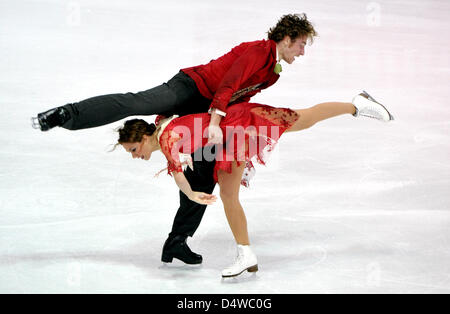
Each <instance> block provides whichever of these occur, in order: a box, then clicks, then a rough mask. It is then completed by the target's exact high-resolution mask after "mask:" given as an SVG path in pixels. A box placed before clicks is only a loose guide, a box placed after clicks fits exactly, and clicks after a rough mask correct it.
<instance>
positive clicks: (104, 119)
mask: <svg viewBox="0 0 450 314" xmlns="http://www.w3.org/2000/svg"><path fill="white" fill-rule="evenodd" d="M192 103H194V104H195V105H198V107H199V108H196V106H192V105H191V104H192ZM208 106H209V103H208V101H207V100H206V99H205V98H203V97H201V95H200V94H199V92H198V89H197V87H196V85H195V82H194V81H193V80H192V79H191V78H190V77H189V76H187V75H186V74H184V73H183V72H179V73H178V74H177V75H175V76H174V77H173V78H172V79H171V80H169V81H168V82H167V83H164V84H162V85H159V86H157V87H154V88H152V89H149V90H146V91H142V92H138V93H125V94H110V95H103V96H96V97H92V98H88V99H86V100H83V101H80V102H77V103H71V104H67V105H65V106H61V107H57V108H53V109H50V110H48V111H46V112H42V113H40V114H38V115H37V117H36V118H34V121H33V125H34V126H35V127H36V128H40V129H41V130H42V131H47V130H49V129H51V128H53V127H55V126H61V127H63V128H65V129H69V130H80V129H86V128H92V127H97V126H101V125H105V124H108V123H111V122H115V121H118V120H121V119H123V118H126V117H128V116H132V115H153V114H162V115H172V114H180V113H182V112H183V111H187V113H191V112H190V110H192V111H197V112H199V111H200V112H203V111H206V110H208ZM180 111H181V112H180ZM192 113H194V112H192Z"/></svg>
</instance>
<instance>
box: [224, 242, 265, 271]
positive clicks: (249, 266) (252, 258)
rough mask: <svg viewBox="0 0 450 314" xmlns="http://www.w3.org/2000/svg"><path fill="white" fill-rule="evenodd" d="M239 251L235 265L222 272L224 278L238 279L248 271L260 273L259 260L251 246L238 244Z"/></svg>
mask: <svg viewBox="0 0 450 314" xmlns="http://www.w3.org/2000/svg"><path fill="white" fill-rule="evenodd" d="M237 250H238V256H237V258H236V261H235V262H234V264H233V265H231V266H230V267H227V268H225V269H224V270H223V271H222V278H229V277H236V276H239V275H240V274H242V273H243V272H244V271H248V272H250V273H254V272H256V271H258V260H257V258H256V255H255V253H253V251H252V249H251V248H250V246H249V245H240V244H238V247H237Z"/></svg>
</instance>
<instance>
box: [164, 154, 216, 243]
mask: <svg viewBox="0 0 450 314" xmlns="http://www.w3.org/2000/svg"><path fill="white" fill-rule="evenodd" d="M192 160H193V168H194V170H193V171H192V170H191V169H190V168H189V167H188V168H186V170H185V171H184V175H185V176H186V179H187V180H188V182H189V184H190V185H191V188H192V190H193V191H199V192H205V193H208V194H211V193H212V192H213V190H214V187H215V186H216V183H215V182H214V177H213V174H214V164H215V162H214V161H211V162H208V161H205V160H202V161H195V159H194V154H192ZM205 209H206V205H200V204H198V203H195V202H193V201H191V200H190V199H189V198H188V197H187V196H186V195H185V194H184V193H183V192H181V191H180V208H179V209H178V212H177V214H176V216H175V220H174V222H173V226H172V232H171V233H170V236H171V237H172V236H176V235H179V234H183V235H187V236H191V237H192V236H193V234H194V232H195V231H196V230H197V228H198V226H199V225H200V222H201V220H202V217H203V214H204V213H205Z"/></svg>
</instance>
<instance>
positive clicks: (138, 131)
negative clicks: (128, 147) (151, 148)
mask: <svg viewBox="0 0 450 314" xmlns="http://www.w3.org/2000/svg"><path fill="white" fill-rule="evenodd" d="M116 131H117V132H118V133H119V139H118V140H117V143H116V144H115V145H114V147H113V148H112V149H111V150H110V152H111V151H113V150H115V149H116V147H117V146H119V145H121V144H123V143H139V142H140V141H142V138H143V137H144V135H148V136H152V135H153V133H154V132H155V131H156V125H155V124H154V123H151V124H149V123H147V122H146V121H144V120H142V119H132V120H128V121H126V122H125V124H124V125H123V127H120V128H119V129H117V130H116Z"/></svg>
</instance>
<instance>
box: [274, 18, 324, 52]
mask: <svg viewBox="0 0 450 314" xmlns="http://www.w3.org/2000/svg"><path fill="white" fill-rule="evenodd" d="M267 33H268V34H269V36H268V37H269V39H272V40H273V41H275V42H277V43H278V42H280V41H281V40H283V38H284V37H285V36H286V35H288V36H289V37H290V38H291V39H292V40H295V39H297V38H298V37H301V36H307V38H308V39H309V42H310V43H311V44H312V43H313V41H314V37H315V36H317V35H318V34H317V32H316V30H315V29H314V26H313V25H312V24H311V22H310V21H308V18H307V16H306V14H305V13H302V14H287V15H283V16H282V17H281V19H280V20H279V21H278V23H277V25H275V27H272V28H271V29H269V31H268V32H267Z"/></svg>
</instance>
